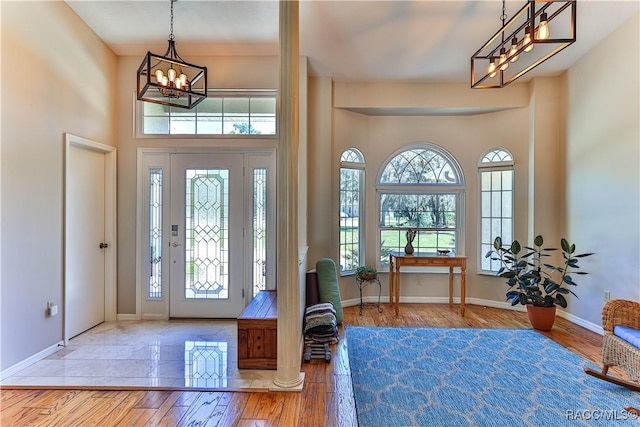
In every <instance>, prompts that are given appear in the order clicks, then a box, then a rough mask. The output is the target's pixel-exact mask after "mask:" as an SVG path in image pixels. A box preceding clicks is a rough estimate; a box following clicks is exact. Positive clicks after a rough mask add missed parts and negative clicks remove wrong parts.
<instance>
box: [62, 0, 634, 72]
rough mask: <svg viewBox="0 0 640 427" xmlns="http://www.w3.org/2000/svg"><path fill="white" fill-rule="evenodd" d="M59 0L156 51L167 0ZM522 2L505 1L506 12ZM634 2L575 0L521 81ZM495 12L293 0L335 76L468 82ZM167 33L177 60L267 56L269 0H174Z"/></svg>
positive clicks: (117, 37) (582, 44)
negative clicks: (567, 30)
mask: <svg viewBox="0 0 640 427" xmlns="http://www.w3.org/2000/svg"><path fill="white" fill-rule="evenodd" d="M66 3H67V4H68V5H69V6H70V7H71V8H72V9H73V10H74V11H75V12H76V13H77V14H78V16H80V18H81V19H82V20H83V21H84V22H85V23H86V24H87V25H88V26H89V27H90V28H91V29H92V30H93V31H94V32H95V33H96V34H97V35H98V36H99V37H100V38H101V39H102V40H104V42H105V43H106V44H107V45H109V46H110V47H111V49H112V50H113V51H114V52H115V53H116V54H117V55H134V56H140V58H142V57H143V56H144V54H145V53H146V52H147V51H148V50H150V51H152V52H154V53H159V54H162V53H163V52H164V51H165V50H166V47H167V39H168V36H169V31H170V28H169V27H170V25H169V24H170V20H169V18H170V6H169V5H170V2H169V0H164V1H155V0H146V1H140V0H118V1H109V0H82V1H80V0H78V1H67V2H66ZM524 4H525V1H524V0H518V1H507V2H506V14H507V16H508V17H510V16H512V15H513V14H515V12H517V11H518V10H519V9H520V8H521V7H522V6H523V5H524ZM639 9H640V2H638V1H637V0H625V1H613V0H604V1H595V0H579V1H578V3H577V33H576V34H577V41H576V42H575V43H574V44H573V45H571V46H569V47H568V48H566V49H565V50H564V51H562V52H561V53H559V54H558V55H556V56H555V57H553V58H552V59H550V60H548V61H547V62H545V63H543V64H542V65H540V66H539V67H537V68H536V69H534V70H532V71H531V72H529V73H528V74H527V75H525V76H524V77H523V78H522V79H521V80H526V79H525V78H531V77H533V76H536V75H557V74H559V73H561V72H562V71H564V70H566V69H567V68H568V67H570V66H571V65H572V64H573V63H574V62H576V61H577V60H578V59H579V58H580V57H582V56H583V55H584V54H585V53H586V52H588V51H589V50H590V49H592V48H593V47H594V46H595V45H596V44H598V43H599V42H600V41H601V40H603V39H604V38H606V37H607V36H608V35H609V34H610V33H611V32H612V31H613V30H615V29H616V28H617V27H619V26H620V25H621V24H622V23H624V22H625V21H626V20H627V19H629V18H630V17H631V16H633V15H634V14H635V13H637V12H638V10H639ZM501 13H502V3H501V2H500V1H495V0H471V1H462V0H449V1H432V0H422V1H402V0H396V1H363V0H361V1H329V0H301V1H300V53H301V55H305V56H307V57H308V59H309V70H310V73H311V75H315V76H330V77H333V79H334V80H335V81H360V82H373V81H381V80H385V81H420V82H452V83H454V82H468V81H469V64H470V57H471V55H473V54H474V53H475V52H476V51H477V50H478V49H479V48H480V46H481V45H482V44H484V42H485V41H486V40H487V39H489V37H491V36H492V35H493V34H494V33H495V32H496V31H497V30H498V29H499V28H500V26H501V22H500V15H501ZM174 36H175V40H176V46H177V50H178V52H179V54H180V56H182V57H183V58H185V59H187V58H193V57H195V56H200V55H277V54H278V2H277V1H275V0H260V1H244V0H237V1H215V0H179V1H177V2H176V3H175V4H174Z"/></svg>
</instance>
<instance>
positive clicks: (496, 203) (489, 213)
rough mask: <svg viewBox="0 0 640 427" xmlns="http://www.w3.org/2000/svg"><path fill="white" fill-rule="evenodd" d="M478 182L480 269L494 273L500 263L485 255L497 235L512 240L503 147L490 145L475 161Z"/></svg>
mask: <svg viewBox="0 0 640 427" xmlns="http://www.w3.org/2000/svg"><path fill="white" fill-rule="evenodd" d="M478 180H479V182H480V185H479V188H480V197H479V200H480V210H479V212H480V218H479V219H480V247H479V251H480V253H479V254H478V259H480V260H481V264H480V270H481V271H484V272H491V273H494V272H496V271H498V270H499V269H500V263H499V262H498V261H493V260H491V258H485V254H486V253H487V252H489V251H490V250H491V249H492V248H493V241H494V239H495V238H496V237H497V236H500V237H501V238H502V241H503V242H504V243H505V244H509V243H511V241H512V240H513V189H514V185H513V183H514V181H513V156H512V155H511V153H510V152H509V151H507V150H506V149H504V148H492V149H491V150H489V151H487V152H486V153H485V154H484V155H483V156H482V157H481V158H480V161H479V162H478Z"/></svg>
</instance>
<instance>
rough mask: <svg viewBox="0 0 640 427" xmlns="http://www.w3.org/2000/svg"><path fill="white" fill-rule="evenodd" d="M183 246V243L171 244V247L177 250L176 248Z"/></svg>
mask: <svg viewBox="0 0 640 427" xmlns="http://www.w3.org/2000/svg"><path fill="white" fill-rule="evenodd" d="M181 244H182V243H179V242H173V243H172V244H171V246H173V247H174V248H175V247H178V246H180V245H181Z"/></svg>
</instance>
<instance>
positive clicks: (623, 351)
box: [602, 299, 640, 386]
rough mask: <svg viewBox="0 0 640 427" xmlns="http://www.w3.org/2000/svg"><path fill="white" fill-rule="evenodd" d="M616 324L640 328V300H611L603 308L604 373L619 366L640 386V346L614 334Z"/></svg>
mask: <svg viewBox="0 0 640 427" xmlns="http://www.w3.org/2000/svg"><path fill="white" fill-rule="evenodd" d="M615 325H623V326H628V327H630V328H634V329H640V302H635V301H627V300H620V299H617V300H611V301H608V302H607V303H606V304H605V305H604V307H603V309H602V329H604V331H605V334H604V341H603V344H602V365H603V367H602V374H603V375H606V374H607V371H608V370H609V367H610V366H619V367H621V368H622V369H623V370H624V371H625V373H626V374H627V376H628V377H629V379H630V380H631V381H633V382H634V383H638V385H639V386H640V348H637V347H634V346H633V345H631V344H629V343H628V342H626V341H624V340H623V339H620V338H618V337H617V336H615V335H613V327H614V326H615Z"/></svg>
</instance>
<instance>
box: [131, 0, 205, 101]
mask: <svg viewBox="0 0 640 427" xmlns="http://www.w3.org/2000/svg"><path fill="white" fill-rule="evenodd" d="M170 1H171V33H170V34H169V40H168V42H169V47H168V48H167V51H166V52H165V53H164V55H157V54H155V53H151V52H147V54H146V55H145V57H144V60H143V61H142V64H140V68H138V85H137V91H136V94H137V98H138V100H140V101H145V102H153V103H155V104H162V105H169V106H172V107H179V108H186V109H191V108H193V107H195V106H196V105H198V104H199V103H200V102H202V101H203V100H204V99H205V98H206V97H207V67H200V66H198V65H193V64H189V63H188V62H185V61H184V60H183V59H182V58H180V55H178V52H177V51H176V42H175V40H174V37H173V3H174V2H176V1H177V0H170Z"/></svg>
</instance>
